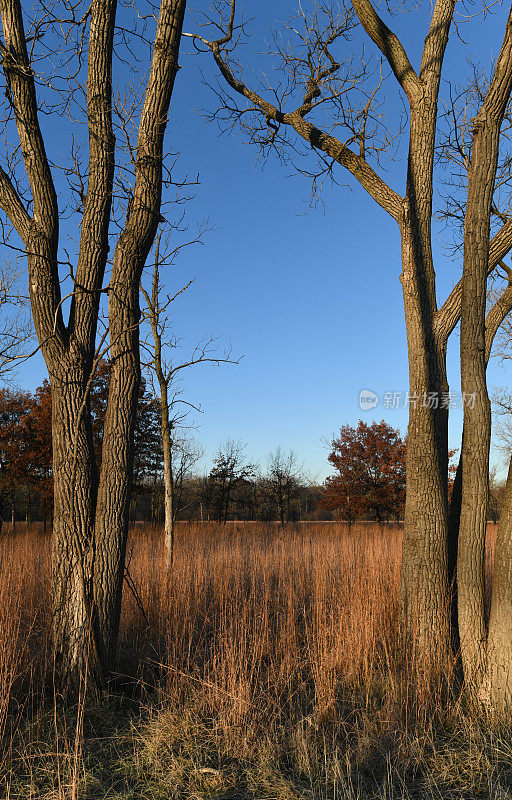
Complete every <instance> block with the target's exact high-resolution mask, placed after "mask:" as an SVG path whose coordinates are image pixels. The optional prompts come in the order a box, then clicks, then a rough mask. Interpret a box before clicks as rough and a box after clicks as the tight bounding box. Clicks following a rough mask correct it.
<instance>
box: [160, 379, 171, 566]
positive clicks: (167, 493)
mask: <svg viewBox="0 0 512 800" xmlns="http://www.w3.org/2000/svg"><path fill="white" fill-rule="evenodd" d="M159 386H160V413H161V425H162V447H163V451H164V498H165V500H164V507H165V517H164V520H165V521H164V541H165V557H166V562H167V567H172V564H173V561H174V485H173V483H174V482H173V474H172V442H171V425H170V422H169V398H168V387H167V382H166V380H165V378H164V376H163V374H161V375H160V376H159Z"/></svg>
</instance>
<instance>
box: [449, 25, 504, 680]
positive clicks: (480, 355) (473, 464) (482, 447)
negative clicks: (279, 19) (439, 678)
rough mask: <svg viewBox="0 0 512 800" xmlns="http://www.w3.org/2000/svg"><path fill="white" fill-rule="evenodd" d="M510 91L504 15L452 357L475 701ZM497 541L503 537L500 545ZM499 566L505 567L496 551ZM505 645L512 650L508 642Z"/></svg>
mask: <svg viewBox="0 0 512 800" xmlns="http://www.w3.org/2000/svg"><path fill="white" fill-rule="evenodd" d="M511 89H512V12H511V13H510V15H509V18H508V21H507V26H506V31H505V39H504V42H503V45H502V48H501V51H500V54H499V57H498V60H497V62H496V68H495V70H494V74H493V77H492V80H491V82H490V84H489V90H488V92H487V95H486V97H485V100H484V102H483V103H482V106H481V108H480V110H479V112H478V115H477V116H476V118H475V120H474V128H473V147H472V155H471V170H470V176H469V186H468V199H467V206H466V216H465V220H464V268H463V286H462V309H461V336H460V354H461V388H462V392H463V396H465V397H466V402H465V405H464V441H463V448H462V459H463V463H464V470H463V475H462V507H461V515H460V530H459V546H458V558H457V576H458V616H459V633H460V640H461V653H462V663H463V668H464V679H465V682H466V685H467V688H468V690H469V692H470V693H471V694H472V695H473V696H477V695H478V693H479V692H480V690H481V686H482V681H484V678H485V673H486V658H487V648H486V644H487V628H486V619H485V608H484V596H485V595H484V588H485V582H484V556H485V534H486V525H487V506H488V497H489V448H490V438H491V412H490V403H489V398H488V395H487V382H486V342H485V311H486V298H487V270H488V263H489V240H490V215H491V206H492V200H493V195H494V188H495V187H494V184H495V177H496V168H497V162H498V152H499V138H500V128H501V123H502V120H503V115H504V113H505V108H506V105H507V103H508V100H509V97H510V92H511ZM469 398H470V401H469V402H468V399H469ZM502 532H503V528H502ZM505 544H506V537H504V540H503V547H505ZM500 546H501V545H500ZM501 563H502V564H505V563H506V558H504V553H503V550H502V553H501ZM503 574H504V573H503ZM495 589H496V590H497V597H496V603H497V604H498V607H499V606H500V603H502V602H503V598H502V597H500V595H501V593H502V590H503V587H502V586H500V583H499V581H498V583H497V584H496V586H495ZM508 646H509V647H510V646H512V640H511V641H510V642H509V643H508ZM500 650H501V653H502V654H504V653H503V648H501V649H500V648H498V651H500Z"/></svg>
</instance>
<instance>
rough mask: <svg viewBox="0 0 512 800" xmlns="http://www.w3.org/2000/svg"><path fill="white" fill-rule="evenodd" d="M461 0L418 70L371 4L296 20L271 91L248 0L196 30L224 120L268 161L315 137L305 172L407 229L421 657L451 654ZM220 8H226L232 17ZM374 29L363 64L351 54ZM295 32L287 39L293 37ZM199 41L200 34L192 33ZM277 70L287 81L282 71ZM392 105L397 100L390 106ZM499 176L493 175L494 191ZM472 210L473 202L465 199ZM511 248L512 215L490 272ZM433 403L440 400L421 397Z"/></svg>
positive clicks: (434, 28) (406, 570) (411, 580)
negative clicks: (399, 169) (446, 207)
mask: <svg viewBox="0 0 512 800" xmlns="http://www.w3.org/2000/svg"><path fill="white" fill-rule="evenodd" d="M454 7H455V0H437V2H436V3H435V5H434V7H433V10H432V15H431V19H430V24H429V26H428V30H427V31H426V36H425V39H424V41H425V43H424V47H423V51H422V53H421V58H420V63H419V68H418V69H416V68H415V67H414V66H413V64H412V63H411V61H410V59H409V57H408V55H407V52H406V50H405V48H404V46H403V44H402V43H401V41H400V39H399V38H398V36H397V35H396V34H395V33H394V32H393V31H391V30H390V29H389V27H388V26H387V25H386V23H385V22H384V20H383V19H382V18H381V17H380V16H379V15H378V14H377V12H376V10H375V8H374V7H373V6H372V4H371V2H370V1H369V0H352V2H351V4H350V5H349V6H347V7H341V8H340V7H339V6H337V5H335V4H324V3H316V4H315V5H314V7H313V10H312V12H311V13H310V14H307V13H306V12H305V11H303V10H302V9H300V11H299V14H298V19H295V20H294V21H293V22H291V23H290V24H289V25H285V26H283V30H284V33H282V32H281V33H280V35H279V36H276V38H275V44H274V46H273V48H272V52H271V56H272V59H273V63H274V65H277V67H278V69H280V71H281V75H284V79H283V80H282V81H281V82H280V81H279V78H278V77H276V80H275V82H274V83H272V82H271V79H270V77H269V76H268V74H266V75H265V81H263V82H262V84H263V85H262V89H261V90H257V89H255V88H252V87H251V86H250V85H249V83H248V82H247V80H246V79H245V77H244V70H243V68H242V66H241V65H240V63H238V62H237V61H236V59H235V57H234V54H233V52H234V50H235V49H236V44H237V41H238V39H239V38H240V37H241V36H243V33H244V27H243V25H241V26H240V25H239V26H238V27H236V26H235V2H234V0H233V2H232V3H231V13H230V16H229V19H223V17H222V14H220V21H219V15H217V16H216V18H215V20H214V19H213V18H208V19H207V23H208V24H209V25H210V26H211V27H216V28H217V30H218V31H219V33H218V34H217V36H216V38H215V37H213V38H207V37H206V36H205V35H202V34H197V33H193V34H190V35H191V36H192V37H193V41H194V43H195V45H196V47H197V49H199V50H206V51H209V52H210V53H211V54H212V56H213V59H214V61H215V64H216V65H217V68H218V70H219V72H220V74H221V76H222V80H223V84H224V86H225V87H226V89H225V90H224V89H222V88H221V89H220V90H218V91H217V95H218V97H219V98H220V108H219V110H218V111H217V112H216V113H215V115H214V117H215V118H216V119H218V120H219V121H220V122H221V124H222V125H224V126H225V127H227V128H231V127H233V126H234V125H239V126H240V127H241V128H242V130H244V131H245V132H246V134H247V136H248V139H249V140H250V141H251V142H253V143H255V144H257V145H258V146H260V147H261V148H262V149H263V151H264V152H265V154H267V155H268V153H270V152H271V151H272V150H274V151H276V152H277V153H278V154H279V155H281V156H282V157H286V156H287V154H288V156H289V157H295V156H296V154H297V151H299V150H300V142H301V141H302V142H304V143H305V145H306V147H305V152H306V154H307V155H308V157H310V156H311V153H313V154H314V155H316V156H317V159H318V162H317V163H318V169H316V170H315V169H313V168H306V169H304V168H302V169H301V171H302V172H303V173H304V172H305V173H307V174H308V175H309V176H311V177H313V185H314V189H315V188H316V187H318V185H319V182H321V181H322V180H323V179H324V178H325V177H328V176H330V175H334V170H336V169H337V168H338V167H339V166H341V167H343V168H344V169H345V170H347V171H348V172H350V173H351V174H352V176H353V177H354V178H355V179H356V180H357V181H358V182H359V183H360V184H361V186H362V187H363V188H364V189H365V190H366V191H367V192H368V194H369V195H370V197H372V198H373V200H374V201H375V202H376V203H378V205H379V206H380V207H381V208H382V209H383V210H384V211H386V212H387V214H388V215H389V216H390V217H391V219H393V220H394V221H395V222H396V223H397V225H398V229H399V232H400V237H401V245H402V272H401V275H400V281H401V283H402V289H403V298H404V312H405V322H406V329H407V344H408V357H409V380H410V387H409V391H410V397H411V398H414V402H411V403H410V405H409V432H408V446H407V500H406V509H405V528H404V540H403V559H402V605H403V617H404V621H405V623H406V625H407V627H408V628H409V630H410V631H411V632H412V633H413V634H414V636H415V638H416V640H417V645H418V652H420V653H424V654H426V655H427V656H428V657H429V658H430V657H431V654H432V652H434V651H435V652H438V653H440V655H441V657H443V652H446V650H447V647H448V644H447V643H448V641H449V627H450V623H449V619H448V616H449V615H447V614H446V609H447V606H448V604H449V588H448V573H447V539H448V502H447V470H448V407H447V406H446V405H444V404H443V403H442V402H440V400H441V398H442V397H443V396H444V395H446V394H447V393H448V390H449V387H448V380H447V372H446V347H447V340H448V337H449V336H450V334H451V332H452V331H453V329H454V327H455V326H456V324H457V322H458V320H459V317H460V312H461V299H462V281H459V283H458V284H457V285H456V286H455V288H454V289H453V291H452V292H451V294H450V295H449V297H448V298H447V299H446V301H445V302H444V304H443V305H442V306H441V307H439V306H438V302H437V297H436V276H435V265H434V259H433V255H432V212H433V189H434V172H433V169H434V156H435V140H436V132H437V128H438V100H439V87H440V81H441V72H442V67H443V61H444V55H445V50H446V46H447V44H448V38H449V32H450V27H451V25H452V21H453V13H454ZM220 10H221V9H220V8H219V7H217V11H218V12H220ZM356 23H359V30H362V32H363V42H362V45H361V49H360V53H361V55H360V57H358V56H357V52H356V50H355V47H356V45H354V46H353V47H352V51H349V52H348V53H343V52H341V55H339V51H340V48H341V46H342V45H343V44H344V43H345V42H347V41H348V40H352V39H353V38H354V37H355V36H356V34H357V30H356ZM288 34H289V39H288V41H286V40H285V38H284V37H285V36H286V35H288ZM187 35H188V34H187ZM364 38H369V39H371V40H372V42H373V44H374V45H375V47H376V48H377V50H378V51H379V52H380V54H381V58H382V59H383V60H384V63H385V64H387V66H388V68H389V69H390V70H391V72H392V73H393V75H394V77H395V79H396V82H397V87H398V89H399V92H400V94H401V97H402V99H403V102H404V105H405V113H406V116H407V121H408V125H409V142H408V150H407V171H406V175H404V182H405V185H406V187H405V194H404V195H402V194H400V193H399V192H397V191H396V190H394V189H393V188H392V187H391V186H390V185H389V184H388V183H387V182H386V181H385V180H384V179H383V173H382V170H381V168H380V167H381V162H382V161H383V160H385V158H386V154H389V153H390V152H392V151H393V148H394V147H395V145H396V142H397V137H399V136H400V133H401V131H402V129H403V125H401V124H400V122H398V123H397V126H396V129H395V131H394V132H390V131H389V130H388V129H387V128H386V127H385V126H384V125H383V122H384V121H385V113H384V111H385V109H383V107H382V104H381V105H380V106H379V102H380V100H379V98H380V96H381V87H382V83H383V75H382V70H381V69H380V68H379V66H378V65H375V63H374V64H373V66H372V61H371V58H369V57H368V56H367V55H366V52H367V51H366V48H365V45H364ZM277 74H278V73H277V70H276V75H277ZM387 102H388V106H389V101H387ZM492 183H493V182H492V181H491V184H492ZM461 204H462V206H463V207H464V206H465V201H464V200H462V201H461ZM511 246H512V218H510V217H506V218H505V220H504V221H502V222H501V226H500V227H499V229H498V230H497V231H496V233H495V234H494V236H493V238H492V239H491V241H490V242H489V245H488V247H487V248H486V249H485V248H484V249H485V255H483V256H482V257H483V258H484V260H485V269H486V274H487V273H488V272H492V270H494V268H495V267H496V265H497V264H498V263H499V261H500V260H501V259H502V258H503V257H504V256H505V255H506V254H507V252H508V251H509V249H510V247H511ZM428 397H434V398H437V401H436V402H433V403H432V404H429V403H425V402H422V398H428Z"/></svg>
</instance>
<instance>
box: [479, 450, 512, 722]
mask: <svg viewBox="0 0 512 800" xmlns="http://www.w3.org/2000/svg"><path fill="white" fill-rule="evenodd" d="M482 698H483V700H484V703H485V704H486V705H487V706H488V707H489V709H490V710H492V711H493V712H494V713H495V714H497V715H498V716H500V717H504V718H506V719H507V721H508V720H509V719H510V711H511V709H512V459H511V462H510V465H509V470H508V476H507V483H506V486H505V494H504V497H503V504H502V509H501V516H500V522H499V526H498V537H497V540H496V549H495V553H494V572H493V589H492V602H491V613H490V618H489V633H488V640H487V674H486V679H485V681H484V685H483V687H482Z"/></svg>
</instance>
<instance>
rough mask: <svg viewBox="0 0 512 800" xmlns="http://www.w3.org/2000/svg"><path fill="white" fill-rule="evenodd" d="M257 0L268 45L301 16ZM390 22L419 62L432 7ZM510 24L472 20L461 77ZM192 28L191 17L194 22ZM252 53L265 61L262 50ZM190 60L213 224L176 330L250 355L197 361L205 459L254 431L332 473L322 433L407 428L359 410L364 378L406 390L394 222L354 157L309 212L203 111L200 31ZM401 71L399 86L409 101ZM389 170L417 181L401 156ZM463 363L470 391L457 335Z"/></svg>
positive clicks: (199, 159) (295, 179)
mask: <svg viewBox="0 0 512 800" xmlns="http://www.w3.org/2000/svg"><path fill="white" fill-rule="evenodd" d="M308 5H309V4H308V3H305V4H304V7H305V8H306V9H307V8H308ZM245 7H246V15H249V14H254V16H255V20H254V24H253V26H252V27H253V29H254V30H255V31H256V38H255V40H254V42H253V43H252V49H253V51H254V52H256V51H260V50H263V49H264V44H263V38H264V37H265V36H266V34H267V33H268V31H269V29H270V25H271V24H272V23H274V22H277V21H279V20H282V19H286V18H287V17H290V16H291V15H292V14H293V12H294V8H295V4H294V3H293V2H286V1H285V0H275V2H269V0H263V2H262V3H259V4H257V6H253V5H251V7H250V8H249V4H247V3H246V4H245ZM472 8H473V7H472ZM474 10H475V9H474V8H473V11H474ZM425 11H427V12H428V8H425ZM387 20H388V23H389V24H390V26H391V27H393V28H394V29H395V30H396V31H397V32H398V33H399V34H400V35H401V37H402V39H403V41H404V43H406V45H407V47H408V48H409V54H410V57H411V60H412V61H413V63H414V64H416V63H417V54H418V52H419V47H420V46H422V43H423V38H424V35H425V31H426V25H427V21H428V20H427V16H426V15H425V14H424V13H420V12H415V13H413V14H410V15H401V14H399V15H397V16H395V17H393V18H391V20H389V18H387ZM503 24H504V12H503V11H502V10H499V8H498V10H497V12H496V14H495V15H493V16H490V17H487V18H486V19H485V20H482V19H481V18H480V19H479V20H475V21H474V22H470V23H469V24H468V25H466V26H465V28H464V29H463V30H464V36H465V37H466V38H467V40H468V41H469V42H471V41H473V40H474V44H470V46H468V47H467V48H466V49H464V48H463V47H462V45H461V44H460V41H459V40H458V39H457V37H456V36H455V35H452V37H451V40H450V44H449V49H448V56H447V73H446V74H447V76H450V75H451V76H455V79H460V77H461V75H462V73H463V72H464V71H465V69H466V66H465V65H466V58H467V57H468V55H470V54H471V55H472V57H473V58H474V59H479V58H481V57H483V58H485V59H486V64H488V62H489V58H490V56H491V55H492V54H494V55H495V54H496V53H497V51H498V49H499V46H500V45H501V40H502V35H503ZM194 27H195V26H194V23H193V22H192V21H191V19H190V18H189V19H188V20H187V22H186V24H185V30H189V31H190V30H193V29H194ZM369 47H370V48H371V47H372V44H371V43H370V44H369ZM244 52H245V53H246V54H247V61H248V63H249V64H250V65H252V64H253V63H254V62H253V60H252V57H251V54H250V50H248V49H247V48H246V49H245V51H244ZM180 63H181V64H182V67H183V68H182V70H181V71H180V73H179V75H178V78H177V81H176V87H175V91H174V96H173V103H172V106H173V111H172V117H171V124H170V127H169V135H168V145H169V149H170V150H172V151H173V152H177V151H180V152H181V157H180V161H179V170H180V172H181V173H183V174H184V173H188V174H189V175H195V174H199V178H200V185H199V186H198V187H197V189H196V190H195V195H196V196H195V200H194V201H193V203H192V204H190V208H189V212H188V213H189V220H190V223H191V224H192V225H194V222H195V221H197V220H201V219H202V218H205V217H208V218H209V220H210V224H211V225H212V226H214V228H215V231H214V232H212V233H209V234H208V236H207V238H206V243H205V246H203V247H196V248H194V249H190V250H188V251H186V252H184V253H183V255H182V257H181V258H180V259H179V261H178V262H177V264H176V266H175V267H174V269H173V270H172V271H170V272H169V273H168V275H167V276H166V282H167V285H168V287H169V291H171V290H176V289H177V288H179V287H180V286H182V285H183V284H184V283H186V282H187V281H188V280H189V279H190V278H195V279H196V280H195V284H194V286H193V287H192V288H191V289H190V290H189V291H188V292H187V293H186V294H185V295H184V296H182V297H181V298H180V299H179V300H178V301H177V302H176V303H175V309H174V326H175V332H176V334H177V335H180V336H183V337H185V347H187V346H190V347H192V346H193V344H194V342H195V341H196V340H197V339H199V338H201V336H203V335H209V334H214V335H224V336H225V337H226V338H227V339H229V340H230V341H231V344H232V348H233V354H236V355H243V359H242V361H241V363H240V364H239V365H238V366H229V365H226V366H221V367H220V368H217V367H212V366H207V365H204V366H199V367H195V368H194V369H192V370H189V371H188V372H187V374H186V376H185V378H184V388H185V396H186V398H187V399H188V400H190V401H191V402H194V403H200V404H201V405H202V407H203V409H204V413H203V414H202V415H200V416H199V417H198V423H199V425H200V428H199V430H198V432H197V438H198V440H199V441H200V442H201V443H202V444H203V445H204V446H205V447H206V450H207V460H209V459H211V456H212V455H213V453H214V451H215V449H216V448H217V446H218V444H219V443H220V442H222V441H224V440H225V439H227V438H233V439H241V440H243V441H244V442H246V443H247V454H248V456H249V457H250V458H252V459H253V460H256V461H260V462H262V463H263V462H264V460H265V456H266V454H267V453H268V451H269V450H271V449H273V448H274V447H275V446H276V445H281V446H282V447H284V448H286V449H287V448H293V449H294V450H295V451H296V452H297V454H298V456H299V458H300V460H301V461H303V462H304V464H305V466H306V468H307V469H308V470H309V472H310V473H311V474H312V475H313V476H315V477H317V478H323V477H324V476H325V475H326V474H328V465H327V462H326V456H327V451H326V449H325V447H324V446H323V445H322V442H321V437H322V436H325V435H328V434H330V433H332V432H333V431H335V430H336V429H337V428H339V426H340V425H343V424H346V423H350V424H355V423H356V422H357V420H358V419H360V418H363V419H365V420H367V421H369V420H370V421H371V420H373V419H381V418H384V419H386V421H388V422H389V423H390V424H392V425H394V426H396V427H399V428H400V429H401V431H402V432H403V433H405V432H406V427H407V412H406V410H404V409H399V410H389V409H383V408H382V405H380V406H379V407H377V408H376V409H374V410H373V411H370V412H361V411H360V409H359V406H358V394H359V391H360V390H361V389H363V388H368V389H372V390H374V391H375V392H376V393H378V394H379V395H380V396H382V394H383V393H384V392H385V391H393V392H394V391H397V392H402V393H405V392H406V391H407V388H408V373H407V354H406V342H405V329H404V322H403V306H402V295H401V286H400V283H399V274H400V243H399V236H398V230H397V227H396V224H395V223H394V222H393V221H392V220H390V219H388V218H387V216H386V215H385V213H384V212H383V211H381V209H380V208H378V207H377V206H376V205H375V204H374V203H373V201H372V200H371V199H370V198H369V197H368V196H367V195H366V194H365V192H364V191H363V190H362V189H361V188H360V187H359V186H358V185H357V184H356V183H355V182H354V181H353V180H352V179H351V177H350V176H349V175H348V173H347V174H343V173H342V171H341V168H340V169H339V171H338V179H339V181H340V185H339V186H334V187H331V186H327V187H326V188H325V189H324V192H323V200H324V207H322V208H321V207H318V208H316V209H310V210H309V211H307V213H305V211H306V204H307V200H308V198H309V184H308V182H307V180H306V179H305V178H304V177H301V176H298V175H295V174H293V172H294V171H293V168H292V167H290V166H283V165H282V164H280V163H278V162H277V161H276V160H275V159H274V160H270V161H269V163H268V164H267V165H266V166H265V167H264V168H263V169H262V168H261V166H259V165H257V164H255V159H256V151H255V150H254V149H252V148H251V147H250V146H249V145H247V144H246V143H245V142H244V141H243V136H242V135H241V134H240V133H238V132H235V133H234V134H233V135H231V136H219V134H218V129H217V127H216V125H215V124H206V123H205V120H204V118H203V116H202V115H201V113H200V110H201V109H205V108H206V109H210V110H211V109H213V108H214V106H215V97H214V96H213V95H212V93H211V91H210V90H209V89H208V88H207V87H206V86H205V85H203V83H202V80H201V75H200V70H202V71H203V72H204V74H205V75H206V76H207V77H208V79H209V80H212V79H214V77H213V76H214V71H213V68H212V63H211V61H210V59H209V58H208V57H207V56H202V57H201V56H196V55H193V54H192V48H191V45H190V40H187V41H185V43H184V48H183V54H182V56H181V61H180ZM389 85H390V88H389V97H390V99H391V100H393V102H394V103H397V104H398V94H397V93H396V92H395V90H394V87H393V86H392V84H391V83H390V84H389ZM443 92H444V93H445V94H446V86H444V87H443ZM397 107H398V105H397ZM392 113H393V112H392ZM59 124H61V123H60V122H59ZM387 180H388V181H389V182H390V183H391V184H392V185H393V187H394V188H396V189H397V190H398V191H399V192H400V193H403V190H404V184H405V163H404V161H403V159H402V158H399V159H398V161H397V162H396V163H395V164H394V165H393V166H392V167H391V169H390V170H389V172H388V173H387ZM436 259H437V272H438V294H439V297H440V298H442V299H444V297H445V296H446V294H447V293H448V292H449V290H450V288H451V287H452V286H453V284H454V283H455V282H456V281H457V280H458V278H459V277H460V264H459V263H455V262H452V261H451V260H450V259H448V258H446V257H444V256H443V253H442V252H441V250H440V248H438V247H436ZM449 366H450V384H451V387H452V389H453V390H454V391H457V390H458V387H459V375H458V337H457V336H456V335H454V336H453V337H452V342H451V345H450V352H449ZM45 375H46V372H45V369H44V365H43V363H42V360H41V359H40V358H39V357H36V358H34V359H33V360H32V362H31V363H30V364H28V365H26V366H25V368H24V369H23V370H22V371H21V373H20V376H19V383H20V384H21V385H24V386H27V387H28V388H35V387H36V386H37V385H38V384H39V383H41V381H42V379H43V378H44V377H45ZM507 380H508V376H507V374H506V373H505V372H504V371H503V369H502V368H500V367H499V366H498V365H497V364H496V363H491V366H490V368H489V385H490V386H492V385H495V384H506V383H507ZM461 421H462V413H461V410H460V409H456V410H455V411H454V412H453V413H452V423H451V439H452V441H451V445H452V446H453V447H458V446H459V437H460V429H461Z"/></svg>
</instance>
